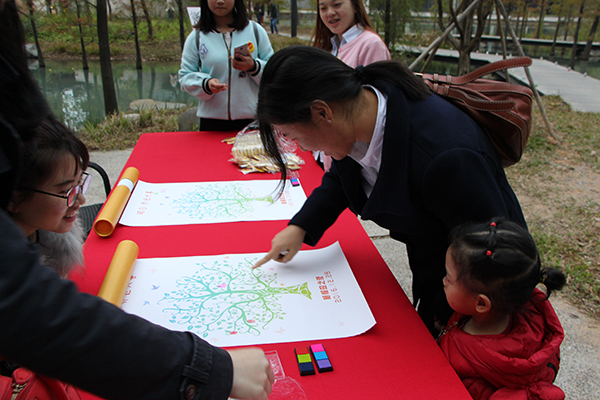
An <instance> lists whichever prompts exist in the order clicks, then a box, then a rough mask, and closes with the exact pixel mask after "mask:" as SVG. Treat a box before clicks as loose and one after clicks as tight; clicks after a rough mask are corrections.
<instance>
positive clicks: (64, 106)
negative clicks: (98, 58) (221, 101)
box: [30, 60, 197, 130]
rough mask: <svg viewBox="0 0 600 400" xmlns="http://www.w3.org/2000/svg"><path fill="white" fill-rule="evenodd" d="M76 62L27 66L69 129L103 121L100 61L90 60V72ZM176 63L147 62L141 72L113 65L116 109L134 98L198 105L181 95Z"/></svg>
mask: <svg viewBox="0 0 600 400" xmlns="http://www.w3.org/2000/svg"><path fill="white" fill-rule="evenodd" d="M76 64H77V61H74V60H70V61H47V62H46V68H36V66H35V64H34V65H32V66H30V68H31V72H32V73H33V75H34V76H35V78H36V80H37V82H38V84H39V85H40V88H41V90H42V92H43V93H44V95H45V97H46V100H47V101H48V103H49V104H50V108H51V109H52V111H53V112H54V113H55V114H56V115H57V116H59V118H61V120H62V121H64V122H65V123H66V124H67V125H68V126H69V127H70V128H71V129H74V130H78V129H81V128H82V127H83V126H84V125H85V124H86V123H87V122H90V123H98V122H100V121H102V120H103V119H104V96H103V93H102V78H101V74H100V64H99V62H94V61H90V62H88V64H89V70H87V71H85V70H83V69H82V68H81V67H80V66H75V65H76ZM178 70H179V63H178V62H162V63H146V64H145V65H144V68H143V69H142V70H136V69H135V66H134V65H133V64H129V63H125V62H113V77H114V80H115V91H116V95H117V102H118V105H119V110H124V111H125V110H128V109H129V103H131V102H132V101H133V100H137V99H152V100H155V101H164V102H174V103H185V104H188V105H195V104H197V99H196V98H194V97H193V96H190V95H189V94H187V93H185V92H182V91H181V89H180V87H179V82H178V80H177V71H178Z"/></svg>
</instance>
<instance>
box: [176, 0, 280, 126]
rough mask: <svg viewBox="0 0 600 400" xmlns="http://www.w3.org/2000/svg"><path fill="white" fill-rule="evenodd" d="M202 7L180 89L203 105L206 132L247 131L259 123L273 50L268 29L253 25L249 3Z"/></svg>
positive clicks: (212, 2)
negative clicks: (258, 104) (262, 91)
mask: <svg viewBox="0 0 600 400" xmlns="http://www.w3.org/2000/svg"><path fill="white" fill-rule="evenodd" d="M200 7H201V10H202V12H201V14H200V20H199V21H198V23H197V24H196V25H194V30H193V31H192V33H190V35H189V36H188V38H187V40H186V42H185V45H184V48H183V54H182V56H181V69H180V70H179V83H180V84H181V89H182V90H183V91H185V92H188V93H190V94H191V95H193V96H196V97H198V99H200V102H199V104H198V117H200V130H203V131H235V130H241V129H243V128H244V127H245V126H246V125H247V124H248V123H250V122H252V121H253V120H254V115H255V112H256V102H257V100H258V86H259V84H260V78H261V76H262V71H263V69H264V67H265V65H266V63H267V61H268V60H269V58H271V56H272V55H273V48H272V47H271V43H270V41H269V37H268V35H267V32H266V31H265V30H264V29H263V27H261V26H260V25H259V24H257V23H255V22H253V21H250V20H249V19H248V13H247V11H246V6H245V4H244V1H243V0H201V1H200ZM240 47H242V49H241V50H237V51H236V49H239V48H240ZM246 49H247V50H246Z"/></svg>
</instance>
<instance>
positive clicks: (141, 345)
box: [0, 211, 233, 400]
mask: <svg viewBox="0 0 600 400" xmlns="http://www.w3.org/2000/svg"><path fill="white" fill-rule="evenodd" d="M38 260H39V254H38V253H37V252H36V251H35V249H34V247H33V245H32V244H30V243H29V242H28V241H27V240H26V239H25V238H24V236H23V234H22V233H21V231H20V229H19V228H18V227H17V226H16V225H15V224H14V223H13V222H12V220H11V218H10V217H9V216H8V215H7V214H6V213H5V212H4V211H0V327H2V328H1V329H0V356H2V357H4V358H6V359H8V360H10V361H13V362H16V363H18V364H20V365H23V366H25V367H28V368H30V369H32V370H33V371H36V372H39V373H42V374H45V375H49V376H52V377H54V378H57V379H60V380H63V381H65V382H69V383H72V384H74V385H76V386H78V387H80V388H82V389H84V390H87V391H89V392H91V393H94V394H96V395H98V396H101V397H104V398H107V399H128V400H131V399H165V400H166V399H194V400H200V399H227V397H228V395H229V393H230V392H231V385H232V381H233V366H232V362H231V358H230V357H229V354H228V353H227V352H226V351H224V350H221V349H218V348H216V347H213V346H210V345H209V344H208V343H206V342H204V341H202V340H201V339H199V338H198V337H196V336H193V335H191V334H189V333H184V332H173V331H169V330H167V329H165V328H162V327H160V326H157V325H154V324H151V323H150V322H148V321H146V320H144V319H141V318H139V317H137V316H134V315H130V314H127V313H125V312H123V311H122V310H121V309H119V308H118V307H115V306H113V305H111V304H109V303H107V302H105V301H103V300H102V299H100V298H98V297H95V296H92V295H88V294H84V293H79V292H78V291H77V289H76V287H75V285H74V284H73V283H72V282H70V281H68V280H64V279H61V278H60V277H59V276H58V275H57V274H56V273H55V272H54V271H52V270H51V269H50V268H48V267H45V266H42V265H40V264H39V261H38Z"/></svg>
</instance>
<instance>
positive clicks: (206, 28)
mask: <svg viewBox="0 0 600 400" xmlns="http://www.w3.org/2000/svg"><path fill="white" fill-rule="evenodd" d="M249 23H250V21H249V19H248V10H246V4H245V3H244V0H235V3H234V5H233V23H232V24H231V25H230V26H231V27H232V28H234V29H235V30H237V31H241V30H242V29H244V28H245V27H247V26H248V24H249ZM193 28H194V29H199V30H200V31H202V32H203V33H209V32H212V31H216V30H217V25H216V24H215V17H214V16H213V13H212V11H210V9H209V8H208V0H200V19H199V20H198V22H197V23H196V25H194V26H193Z"/></svg>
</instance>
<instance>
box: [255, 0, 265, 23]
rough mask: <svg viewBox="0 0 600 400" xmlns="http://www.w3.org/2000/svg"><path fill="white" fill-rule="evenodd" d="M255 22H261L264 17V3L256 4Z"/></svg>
mask: <svg viewBox="0 0 600 400" xmlns="http://www.w3.org/2000/svg"><path fill="white" fill-rule="evenodd" d="M255 10H256V22H258V23H259V24H262V23H263V19H264V17H265V5H264V4H262V3H260V4H257V5H256V8H255Z"/></svg>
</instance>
